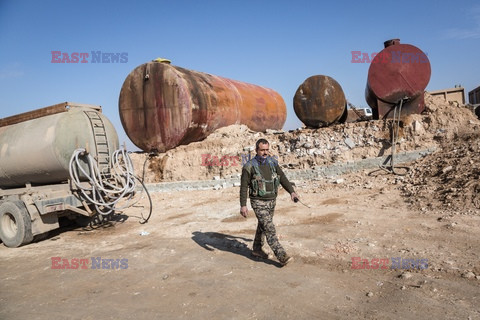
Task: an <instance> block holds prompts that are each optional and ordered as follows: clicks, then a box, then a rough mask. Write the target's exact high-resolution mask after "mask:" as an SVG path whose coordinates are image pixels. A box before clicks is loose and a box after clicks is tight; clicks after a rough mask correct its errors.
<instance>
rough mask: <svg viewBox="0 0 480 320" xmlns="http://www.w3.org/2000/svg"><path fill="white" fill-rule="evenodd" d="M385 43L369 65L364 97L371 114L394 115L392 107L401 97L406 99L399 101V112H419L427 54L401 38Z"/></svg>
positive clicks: (428, 70)
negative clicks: (400, 105) (402, 42)
mask: <svg viewBox="0 0 480 320" xmlns="http://www.w3.org/2000/svg"><path fill="white" fill-rule="evenodd" d="M384 45H385V49H383V50H382V51H380V52H379V53H378V54H377V55H376V56H375V58H374V59H373V60H372V63H371V65H370V68H369V69H368V78H367V87H366V89H365V99H366V100H367V103H368V105H369V106H370V107H371V108H372V111H373V118H374V119H384V118H391V117H393V107H394V106H395V104H397V103H398V102H399V101H400V100H401V99H403V98H408V100H406V102H404V103H403V105H402V115H408V114H415V113H421V112H422V111H423V110H424V109H425V102H424V97H423V95H424V91H425V88H426V87H427V85H428V82H429V81H430V75H431V68H430V61H429V60H428V57H427V55H426V54H425V53H424V52H423V51H422V50H420V49H419V48H417V47H415V46H412V45H410V44H400V39H392V40H388V41H385V43H384Z"/></svg>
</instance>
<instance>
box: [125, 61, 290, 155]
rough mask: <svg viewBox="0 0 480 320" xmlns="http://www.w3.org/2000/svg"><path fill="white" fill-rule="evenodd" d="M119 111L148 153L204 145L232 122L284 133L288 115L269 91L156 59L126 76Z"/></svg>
mask: <svg viewBox="0 0 480 320" xmlns="http://www.w3.org/2000/svg"><path fill="white" fill-rule="evenodd" d="M119 111H120V119H121V121H122V125H123V128H124V129H125V132H126V133H127V135H128V137H129V138H130V140H132V142H133V143H134V144H135V145H136V146H137V147H139V148H140V149H142V150H144V151H146V152H151V151H158V152H165V151H166V150H169V149H172V148H175V147H177V146H179V145H183V144H188V143H190V142H194V141H200V140H202V139H204V138H205V137H207V136H208V135H209V134H210V133H212V132H213V131H215V130H216V129H218V128H220V127H224V126H228V125H232V124H245V125H247V126H248V127H249V128H250V129H252V130H254V131H264V130H266V129H281V128H282V127H283V124H284V123H285V119H286V116H287V115H286V113H287V108H286V106H285V102H284V101H283V99H282V97H281V96H280V95H279V94H278V93H277V92H275V91H273V90H271V89H267V88H264V87H260V86H257V85H253V84H248V83H244V82H240V81H235V80H230V79H226V78H222V77H218V76H214V75H211V74H207V73H202V72H196V71H191V70H187V69H183V68H180V67H177V66H172V65H170V64H167V63H161V62H157V61H152V62H148V63H145V64H142V65H140V66H138V67H137V68H136V69H134V70H133V71H132V72H131V73H130V74H129V75H128V76H127V78H126V79H125V82H124V83H123V86H122V90H121V92H120V99H119Z"/></svg>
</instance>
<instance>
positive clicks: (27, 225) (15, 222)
mask: <svg viewBox="0 0 480 320" xmlns="http://www.w3.org/2000/svg"><path fill="white" fill-rule="evenodd" d="M0 239H1V240H2V242H3V244H4V245H6V246H7V247H10V248H16V247H20V246H21V245H24V244H27V243H30V242H32V240H33V235H32V221H31V218H30V215H29V214H28V212H27V208H25V205H24V204H23V202H21V201H5V202H0Z"/></svg>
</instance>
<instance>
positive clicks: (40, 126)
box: [0, 103, 119, 189]
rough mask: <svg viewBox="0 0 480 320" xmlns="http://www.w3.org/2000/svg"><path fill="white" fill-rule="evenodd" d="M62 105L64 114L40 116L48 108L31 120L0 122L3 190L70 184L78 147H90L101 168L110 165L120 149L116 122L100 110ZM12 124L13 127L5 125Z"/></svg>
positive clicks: (0, 180)
mask: <svg viewBox="0 0 480 320" xmlns="http://www.w3.org/2000/svg"><path fill="white" fill-rule="evenodd" d="M62 105H63V106H64V108H65V109H64V110H63V112H59V113H55V114H49V115H45V116H38V115H40V114H42V113H43V114H48V112H43V111H45V110H47V109H48V108H45V109H40V110H37V111H40V112H37V116H36V117H33V119H30V120H26V121H19V122H16V121H0V188H2V189H5V188H11V187H24V186H25V184H27V183H31V184H32V185H43V184H52V183H60V182H63V181H67V180H68V179H69V178H70V175H69V162H70V158H71V156H72V154H73V151H74V150H75V149H77V148H87V149H88V151H89V152H90V153H91V154H92V155H93V156H94V157H95V158H96V159H98V160H97V161H98V164H99V166H100V167H102V166H103V167H105V166H108V160H109V158H110V155H111V153H112V152H113V151H115V150H117V149H118V148H119V143H118V136H117V132H116V131H115V128H114V127H113V125H112V123H111V122H110V121H109V120H108V119H107V118H106V117H105V116H104V115H103V114H102V113H101V112H100V108H98V109H93V108H88V107H77V106H73V105H72V106H70V105H69V104H68V103H65V104H62ZM57 106H60V105H57ZM69 106H70V107H69ZM60 107H61V106H60ZM57 109H58V108H57ZM19 116H22V115H19ZM10 118H14V117H10ZM19 118H20V119H21V118H22V117H19ZM0 120H5V119H0ZM8 122H10V123H13V124H10V125H5V124H6V123H8ZM84 169H86V170H87V172H88V171H89V170H88V168H87V167H84Z"/></svg>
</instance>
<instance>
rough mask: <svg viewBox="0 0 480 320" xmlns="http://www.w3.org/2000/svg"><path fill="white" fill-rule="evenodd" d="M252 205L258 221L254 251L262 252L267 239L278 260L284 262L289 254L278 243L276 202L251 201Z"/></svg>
mask: <svg viewBox="0 0 480 320" xmlns="http://www.w3.org/2000/svg"><path fill="white" fill-rule="evenodd" d="M250 203H251V205H252V208H253V211H255V215H256V216H257V219H258V225H257V231H256V233H255V240H253V251H260V250H261V249H262V247H263V245H264V243H265V239H266V240H267V243H268V245H269V246H270V248H272V251H273V253H274V254H275V256H276V257H277V259H279V260H283V259H284V258H285V257H286V255H287V253H286V252H285V249H284V248H283V247H282V245H281V244H280V242H278V237H277V232H276V230H275V225H274V224H273V214H274V210H275V204H276V200H256V199H250Z"/></svg>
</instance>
